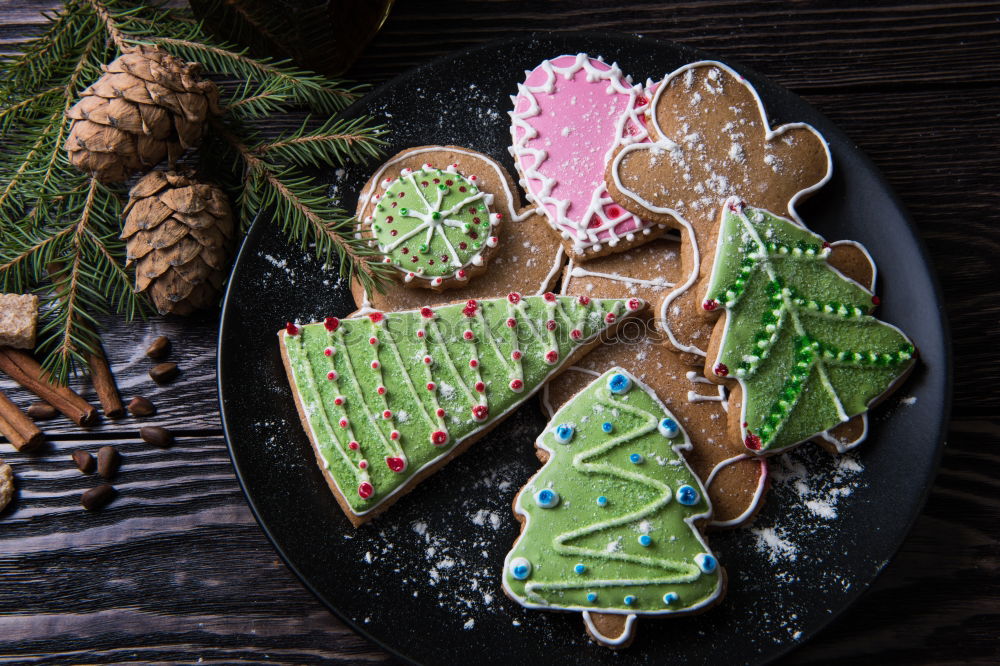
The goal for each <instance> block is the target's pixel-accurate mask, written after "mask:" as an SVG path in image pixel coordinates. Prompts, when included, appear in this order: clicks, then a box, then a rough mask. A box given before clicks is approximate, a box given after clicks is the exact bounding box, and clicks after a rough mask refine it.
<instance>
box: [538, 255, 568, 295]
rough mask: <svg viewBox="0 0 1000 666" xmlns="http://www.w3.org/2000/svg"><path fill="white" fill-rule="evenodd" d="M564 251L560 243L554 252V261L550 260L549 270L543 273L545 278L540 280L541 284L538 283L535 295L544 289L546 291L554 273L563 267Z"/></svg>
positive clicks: (543, 291) (542, 292) (540, 293)
mask: <svg viewBox="0 0 1000 666" xmlns="http://www.w3.org/2000/svg"><path fill="white" fill-rule="evenodd" d="M564 253H565V250H563V246H562V245H560V246H559V250H558V251H557V252H556V259H555V261H554V262H552V268H550V269H549V272H548V273H547V274H546V275H545V280H544V281H543V282H542V284H540V285H538V291H536V292H535V296H541V295H542V294H544V293H545V292H546V291H548V289H549V285H550V284H552V280H553V279H554V278H555V276H556V274H557V273H558V272H559V271H561V270H562V268H563V254H564Z"/></svg>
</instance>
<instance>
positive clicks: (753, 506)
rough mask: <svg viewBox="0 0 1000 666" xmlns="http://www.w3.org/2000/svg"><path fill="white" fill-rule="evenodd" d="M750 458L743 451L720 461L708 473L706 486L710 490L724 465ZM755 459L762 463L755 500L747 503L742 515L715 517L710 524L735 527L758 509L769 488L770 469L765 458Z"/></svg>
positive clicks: (754, 495)
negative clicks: (726, 517) (765, 490)
mask: <svg viewBox="0 0 1000 666" xmlns="http://www.w3.org/2000/svg"><path fill="white" fill-rule="evenodd" d="M750 459H751V456H750V455H749V454H746V453H741V454H740V455H738V456H733V457H732V458H727V459H726V460H723V461H721V462H719V463H718V464H717V465H716V466H715V467H713V468H712V472H711V473H710V474H709V475H708V480H707V481H705V486H706V487H707V488H708V489H709V490H711V488H712V481H714V480H715V477H716V475H718V473H719V472H720V471H721V470H722V469H723V468H724V467H728V466H729V465H732V464H733V463H735V462H739V461H740V460H750ZM754 459H755V460H756V461H757V462H758V463H759V464H760V474H759V475H758V476H757V489H756V490H754V493H753V500H751V501H750V503H749V504H747V508H746V510H745V511H743V513H741V514H740V515H738V516H736V517H735V518H730V519H729V520H716V519H713V520H711V521H709V523H708V524H709V525H711V526H712V527H735V526H736V525H739V524H740V523H743V522H745V521H746V520H747V519H748V518H750V516H752V515H753V513H754V511H756V510H757V505H759V504H760V499H761V497H763V495H764V489H765V488H767V478H768V475H769V471H768V468H767V461H766V460H764V459H763V458H754Z"/></svg>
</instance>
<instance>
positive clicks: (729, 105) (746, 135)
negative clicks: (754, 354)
mask: <svg viewBox="0 0 1000 666" xmlns="http://www.w3.org/2000/svg"><path fill="white" fill-rule="evenodd" d="M650 106H651V110H650V112H649V115H648V125H649V126H650V133H651V135H652V139H653V141H652V142H646V143H633V144H630V145H627V146H623V147H621V148H619V149H618V151H617V153H616V154H615V155H614V157H613V158H612V159H611V160H610V161H609V163H608V167H607V173H606V182H607V186H608V191H609V192H610V193H611V197H612V198H613V199H614V200H615V201H616V202H618V203H620V204H621V205H622V206H623V207H625V208H627V209H628V210H630V211H631V212H633V213H634V214H636V215H639V216H641V217H643V218H645V219H649V220H652V221H655V222H660V223H663V224H667V225H669V226H671V227H674V228H678V229H682V230H683V232H684V238H683V240H684V243H683V254H682V260H683V261H682V264H683V267H684V273H685V276H686V277H685V278H684V280H683V281H682V282H681V284H680V285H679V286H678V287H677V288H676V289H675V290H674V291H673V292H672V293H671V294H670V296H669V297H668V298H666V299H665V300H664V301H663V303H662V304H661V307H660V310H659V312H658V317H659V319H660V321H661V322H662V325H663V327H664V329H665V331H666V332H667V334H668V339H669V341H670V343H671V344H672V345H673V346H674V347H675V348H676V349H678V350H680V351H682V352H685V353H686V354H687V355H688V356H687V357H686V358H687V360H689V361H691V362H692V363H699V364H700V363H701V362H702V361H703V357H704V355H705V349H706V347H707V345H708V339H709V336H710V334H711V327H710V326H709V325H708V324H707V323H706V322H705V321H704V320H702V319H700V318H699V317H698V316H697V315H696V314H695V310H696V308H697V306H698V303H699V301H700V293H701V291H703V287H701V286H698V283H699V281H701V280H704V279H706V278H707V276H708V273H709V271H710V270H711V266H712V252H713V250H714V247H715V234H716V230H717V228H718V215H719V210H720V208H721V205H722V202H724V201H725V200H726V198H728V197H729V196H739V197H742V198H743V199H744V200H746V201H747V202H748V203H750V204H751V205H754V206H759V207H761V208H766V209H768V210H773V211H777V212H779V213H780V214H782V215H787V216H789V217H791V218H792V219H795V220H796V221H799V220H798V218H797V215H796V212H795V206H796V204H797V203H798V202H799V201H801V200H802V198H803V197H805V196H806V195H808V194H809V193H811V192H813V191H815V190H816V189H818V188H819V187H821V186H822V185H823V184H824V183H826V182H827V180H829V178H830V172H831V162H830V152H829V149H828V148H827V145H826V142H825V141H824V139H823V137H822V136H820V134H819V133H818V132H817V131H816V130H815V129H813V128H812V127H811V126H809V125H806V124H804V123H791V124H787V125H781V126H780V127H777V128H775V129H772V128H771V125H770V122H769V121H768V119H767V115H766V114H765V111H764V107H763V105H762V103H761V101H760V98H759V97H758V95H757V92H756V90H754V89H753V87H752V86H750V84H749V83H747V82H746V81H745V80H744V79H743V77H741V76H740V75H739V74H737V73H736V72H734V71H733V70H732V69H730V68H729V67H727V66H726V65H724V64H722V63H719V62H696V63H692V64H689V65H685V66H684V67H681V68H680V69H678V70H676V71H675V72H673V73H672V74H670V75H669V76H668V77H667V78H666V79H665V80H664V81H663V82H661V83H660V84H658V85H657V86H656V90H655V94H654V96H653V100H652V102H651V105H650Z"/></svg>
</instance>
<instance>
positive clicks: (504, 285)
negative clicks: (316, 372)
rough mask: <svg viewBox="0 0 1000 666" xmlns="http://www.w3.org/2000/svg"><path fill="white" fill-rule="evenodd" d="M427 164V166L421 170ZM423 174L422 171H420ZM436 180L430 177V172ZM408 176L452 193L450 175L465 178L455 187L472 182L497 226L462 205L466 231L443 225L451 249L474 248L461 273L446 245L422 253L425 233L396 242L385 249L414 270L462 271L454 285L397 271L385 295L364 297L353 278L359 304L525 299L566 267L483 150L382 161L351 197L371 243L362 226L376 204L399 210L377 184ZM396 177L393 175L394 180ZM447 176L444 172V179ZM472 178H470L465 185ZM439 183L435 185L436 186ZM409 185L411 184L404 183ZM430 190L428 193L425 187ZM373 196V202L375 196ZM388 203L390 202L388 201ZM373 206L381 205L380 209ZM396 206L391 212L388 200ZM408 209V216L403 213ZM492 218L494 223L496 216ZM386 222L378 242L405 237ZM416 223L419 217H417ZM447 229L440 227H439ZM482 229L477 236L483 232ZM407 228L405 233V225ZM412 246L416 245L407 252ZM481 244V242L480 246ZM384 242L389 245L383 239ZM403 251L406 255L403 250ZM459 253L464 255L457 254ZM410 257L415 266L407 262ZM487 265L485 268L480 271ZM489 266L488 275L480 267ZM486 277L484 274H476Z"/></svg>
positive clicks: (445, 150)
mask: <svg viewBox="0 0 1000 666" xmlns="http://www.w3.org/2000/svg"><path fill="white" fill-rule="evenodd" d="M425 165H426V166H425ZM425 169H426V170H425ZM439 170H440V171H441V172H442V175H437V171H439ZM403 172H407V173H408V174H409V175H408V176H403V177H404V178H406V179H407V180H413V181H414V182H415V183H416V184H417V185H418V186H420V187H421V188H423V183H424V182H426V183H428V188H423V189H425V190H426V189H429V188H431V187H438V186H439V185H442V184H443V185H445V186H446V187H449V186H448V184H447V183H448V182H449V181H451V182H452V186H450V187H452V188H453V189H454V186H455V184H456V183H457V182H458V180H457V178H456V176H457V174H463V176H462V177H463V179H465V178H466V176H468V178H467V180H468V181H469V183H468V184H465V185H458V188H461V187H463V186H464V187H465V188H466V192H465V193H463V192H461V191H459V192H458V194H466V193H471V192H472V187H471V183H472V182H474V183H475V188H476V190H477V191H478V193H481V194H482V195H483V199H481V200H480V201H485V200H486V198H487V197H490V198H491V199H492V203H490V204H489V205H488V206H487V205H486V204H485V203H483V204H480V205H483V206H485V207H488V210H489V211H490V212H489V215H493V216H494V219H495V220H496V224H490V225H489V226H488V227H487V225H486V224H484V223H483V222H484V220H486V219H487V218H485V217H483V216H482V215H479V214H477V213H476V211H475V210H473V211H472V212H470V209H475V208H476V206H475V205H469V206H467V207H466V208H465V209H464V213H465V214H466V216H467V217H468V218H469V219H468V220H466V221H465V222H462V223H461V224H468V225H469V228H468V229H464V228H462V227H456V226H454V225H449V226H443V227H442V228H443V229H445V230H446V232H447V233H448V234H449V235H454V236H455V240H454V241H453V242H451V245H452V246H453V247H454V249H455V250H456V252H467V251H470V250H471V251H480V252H483V253H484V254H481V255H479V256H480V259H481V261H479V260H475V258H473V259H472V260H471V261H470V262H469V266H467V268H457V269H455V268H454V267H453V265H452V264H449V263H448V260H449V257H450V255H451V253H450V251H448V250H447V248H446V254H444V255H438V254H432V253H430V252H428V253H426V254H421V252H420V249H421V247H420V246H421V244H423V241H424V239H425V238H426V234H427V229H426V228H425V229H424V231H423V232H421V233H422V234H423V236H422V237H420V238H418V237H417V236H412V237H411V238H410V239H409V245H407V244H400V245H396V246H395V247H393V248H392V251H394V252H395V253H396V255H395V256H396V257H397V258H399V259H401V260H402V265H403V266H406V265H407V262H408V265H409V266H410V267H411V268H413V267H417V266H418V265H419V266H424V265H425V264H427V262H428V261H434V262H435V263H434V264H433V265H427V266H426V268H433V267H434V266H439V267H440V265H441V262H442V257H444V261H445V267H446V273H447V272H448V271H451V270H452V269H453V270H454V271H457V270H464V271H466V274H465V275H464V276H463V279H462V280H456V279H454V278H455V273H454V272H451V273H450V275H451V277H450V278H448V279H447V280H445V279H444V278H443V277H442V276H441V275H436V276H430V275H429V273H427V272H426V271H424V272H423V273H421V274H420V276H419V277H418V276H417V274H416V271H415V270H409V271H407V272H406V273H405V274H404V273H403V271H402V269H401V268H398V267H397V269H396V275H397V277H399V278H400V279H399V280H396V281H394V282H391V283H388V284H386V285H384V291H380V292H379V291H376V292H374V293H370V294H366V293H365V290H364V287H363V286H362V285H361V283H360V282H359V281H357V280H355V281H353V282H352V284H351V292H352V294H353V295H354V300H355V302H356V303H357V304H358V307H361V308H365V307H372V308H374V309H377V310H386V311H396V310H407V309H412V308H417V307H421V306H423V305H440V304H443V303H449V302H452V301H456V300H462V299H465V300H468V299H469V298H494V297H500V296H505V295H507V294H508V293H510V292H512V291H516V292H520V293H524V294H542V293H544V292H546V291H549V289H550V288H551V287H552V286H553V285H554V284H555V282H556V280H557V279H558V277H559V274H560V272H561V271H562V268H563V266H564V264H565V262H566V255H565V253H564V251H563V248H562V245H561V244H560V243H559V242H558V240H556V239H555V238H553V237H552V232H551V231H550V230H549V229H548V228H547V225H546V224H545V223H544V221H543V218H542V216H541V215H540V214H538V213H537V212H535V209H534V207H533V206H529V207H522V206H521V201H520V196H519V194H518V191H517V188H516V187H515V186H514V184H513V181H512V179H511V177H510V175H509V174H508V173H507V170H506V169H504V168H503V166H501V165H500V164H499V163H497V162H496V161H494V160H493V159H491V158H489V157H487V156H486V155H483V154H482V153H479V152H476V151H474V150H470V149H468V148H460V147H458V146H421V147H417V148H410V149H407V150H404V151H402V152H400V153H398V154H397V155H395V156H393V157H392V158H391V159H389V160H388V161H386V162H385V163H384V164H383V165H382V166H381V167H379V169H378V170H376V171H375V173H374V174H373V175H372V177H371V178H370V179H369V181H368V183H367V184H366V185H365V187H364V188H363V189H362V192H361V196H360V197H359V199H358V213H357V214H358V219H360V220H365V219H367V218H368V217H372V220H371V221H370V222H368V223H365V222H362V229H361V230H360V233H362V234H363V235H367V236H368V237H369V238H370V240H371V242H373V243H376V244H378V243H381V241H379V240H377V239H376V238H375V237H374V236H372V233H371V231H368V228H370V227H371V225H372V224H374V223H375V218H374V216H373V215H372V213H373V211H375V209H376V208H377V206H378V205H382V206H383V207H384V208H385V209H386V212H384V213H383V215H389V211H398V210H399V209H400V203H399V202H400V201H401V200H403V199H405V198H406V196H407V195H404V196H403V197H402V198H400V197H399V196H398V193H397V196H396V197H395V199H393V200H392V201H389V202H388V203H386V198H385V197H384V196H380V193H382V194H384V193H385V192H388V190H386V189H384V188H382V187H381V185H380V184H382V183H387V184H389V185H391V184H392V183H393V182H394V178H396V175H401V174H403ZM394 174H395V175H394ZM444 174H448V175H444ZM472 176H475V181H472ZM435 179H436V180H438V181H440V182H438V183H435V182H434V181H435ZM411 187H412V186H411ZM431 193H432V194H434V193H433V190H431ZM376 196H379V200H375V197H376ZM436 196H437V195H436V194H434V196H433V197H431V203H435V202H436V199H435V198H434V197H436ZM390 198H391V197H390ZM379 201H381V202H382V203H381V204H379ZM393 202H395V203H396V206H395V207H393V206H392V203H393ZM407 212H408V213H410V212H413V211H410V209H409V208H407ZM497 215H499V216H500V218H499V219H497V218H495V216H497ZM392 217H393V220H392V222H391V223H390V224H385V225H384V226H382V228H381V229H380V231H381V233H382V234H383V237H385V235H386V234H390V235H389V236H388V238H389V239H398V238H401V237H402V235H405V233H404V232H401V231H400V230H399V229H398V228H397V227H394V226H393V225H396V224H397V219H396V218H397V216H396V215H392ZM417 219H419V218H417ZM445 224H447V223H445ZM487 228H488V229H489V230H488V231H486V232H485V233H484V230H486V229H487ZM392 231H397V235H396V236H395V237H393V236H391V233H392ZM411 231H412V228H411ZM490 235H494V236H495V238H496V242H495V243H493V244H492V245H491V244H490ZM413 243H416V247H415V248H414V247H412V245H413ZM475 243H480V246H479V248H474V244H475ZM484 243H485V245H484ZM438 244H440V245H442V246H443V245H444V237H443V236H442V237H439V239H438ZM389 245H392V243H391V242H390V243H389ZM404 251H405V253H404ZM463 256H464V255H463ZM414 258H416V259H417V262H416V263H415V262H413V259H414ZM487 261H488V264H489V265H488V267H487ZM487 268H488V270H487ZM483 272H485V274H480V273H483ZM409 273H414V276H413V277H411V278H410V282H406V278H407V277H408V275H409ZM435 278H442V280H441V284H438V285H434V284H433V282H434V279H435ZM414 284H418V285H421V286H427V287H430V289H413V288H411V286H412V285H414ZM444 286H447V287H449V288H448V289H447V291H440V289H441V288H442V287H444Z"/></svg>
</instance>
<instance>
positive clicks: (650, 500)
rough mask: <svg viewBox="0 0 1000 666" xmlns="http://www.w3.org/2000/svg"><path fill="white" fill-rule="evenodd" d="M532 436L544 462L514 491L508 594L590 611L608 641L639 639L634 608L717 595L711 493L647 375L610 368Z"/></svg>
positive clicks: (593, 630)
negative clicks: (706, 530) (706, 533)
mask: <svg viewBox="0 0 1000 666" xmlns="http://www.w3.org/2000/svg"><path fill="white" fill-rule="evenodd" d="M535 446H536V447H537V448H538V450H539V457H541V458H543V459H545V465H544V466H543V467H542V469H541V470H540V471H539V472H538V473H537V474H535V476H533V477H532V478H531V479H529V480H528V483H527V484H526V485H525V486H524V488H523V489H522V490H521V492H520V493H519V494H518V495H517V497H516V498H515V500H514V513H515V514H516V516H517V517H518V520H520V521H521V523H522V531H521V535H520V536H519V537H518V539H517V541H516V542H515V544H514V546H513V548H512V549H511V551H510V553H508V555H507V557H506V560H505V563H504V570H503V587H504V590H505V592H506V593H507V594H508V595H509V596H510V597H511V598H513V599H514V600H515V601H517V602H519V603H520V604H521V605H523V606H525V607H528V608H539V609H545V610H563V611H579V612H582V613H583V616H584V623H585V625H586V627H587V631H588V633H590V635H591V636H592V637H593V638H594V639H595V640H597V641H598V642H599V643H601V644H603V645H606V646H608V647H623V646H625V645H627V644H628V643H629V642H630V641H631V639H632V635H633V631H634V624H635V619H636V617H637V616H640V615H642V616H666V615H677V614H681V613H688V612H693V611H699V610H704V609H706V608H708V607H709V606H711V605H712V604H714V603H716V602H717V601H719V600H720V598H721V596H722V592H723V589H724V583H725V577H724V574H723V570H722V567H721V566H720V565H719V563H718V561H717V560H716V558H715V556H714V555H713V554H712V552H711V551H710V550H709V548H708V545H707V544H706V543H705V540H704V539H703V537H702V535H701V534H700V532H699V527H700V526H701V525H702V524H703V523H704V521H706V520H707V519H708V518H709V517H710V515H711V505H710V503H709V500H708V496H707V494H706V492H705V488H704V487H703V486H702V484H701V481H699V480H698V477H697V476H696V475H695V474H694V472H693V471H692V470H691V468H690V467H688V465H687V463H686V462H685V460H684V457H683V455H682V453H681V452H682V451H684V450H690V448H691V442H690V440H689V439H688V436H687V433H686V432H685V431H684V429H683V428H682V427H681V424H680V423H679V422H678V421H677V420H675V419H674V417H673V415H672V414H671V413H670V412H669V411H668V410H667V409H666V407H664V405H663V403H662V402H660V400H659V399H658V398H657V397H656V395H655V394H654V393H653V392H652V391H651V390H650V389H649V388H648V387H646V386H645V385H643V384H642V383H640V381H639V380H638V379H637V378H635V377H634V376H633V375H631V374H630V373H629V372H627V371H626V370H624V369H622V368H612V369H611V370H608V371H607V372H605V373H604V374H603V375H601V376H600V377H599V378H598V379H596V380H594V381H593V382H592V383H591V384H590V385H589V386H587V387H586V388H584V389H583V390H582V391H581V392H580V393H578V394H577V395H576V396H574V397H573V398H572V399H571V400H570V401H569V402H568V403H566V405H564V406H563V407H562V408H560V409H559V410H558V411H557V412H556V413H555V415H554V416H553V418H552V420H551V421H550V422H549V424H548V426H547V427H546V430H545V431H544V432H543V433H542V435H541V436H540V437H539V438H538V440H537V441H536V443H535Z"/></svg>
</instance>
